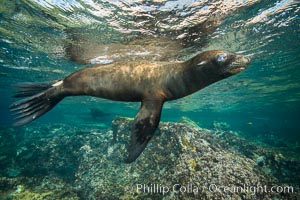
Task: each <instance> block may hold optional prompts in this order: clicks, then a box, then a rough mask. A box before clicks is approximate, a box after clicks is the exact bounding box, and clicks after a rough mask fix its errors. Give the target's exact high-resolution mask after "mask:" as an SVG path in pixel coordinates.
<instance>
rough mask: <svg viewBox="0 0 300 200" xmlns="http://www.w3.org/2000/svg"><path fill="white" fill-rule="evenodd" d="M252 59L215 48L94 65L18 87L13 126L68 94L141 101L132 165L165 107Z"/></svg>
mask: <svg viewBox="0 0 300 200" xmlns="http://www.w3.org/2000/svg"><path fill="white" fill-rule="evenodd" d="M248 64H249V59H248V58H246V57H244V56H241V55H237V54H235V53H231V52H227V51H222V50H212V51H205V52H202V53H200V54H198V55H196V56H195V57H193V58H191V59H189V60H187V61H185V62H150V61H132V62H116V63H112V64H106V65H95V66H91V67H86V68H83V69H81V70H78V71H76V72H74V73H72V74H70V75H69V76H67V77H65V78H64V79H61V80H57V81H51V82H46V83H45V82H44V83H19V84H16V85H15V87H16V89H18V92H17V93H16V94H15V95H14V97H27V98H25V99H23V100H19V101H17V102H15V103H13V104H12V105H10V110H11V111H12V112H13V113H14V115H15V116H16V118H15V120H16V122H15V123H14V125H15V126H21V125H24V124H27V123H29V122H31V121H33V120H35V119H36V118H38V117H40V116H41V115H43V114H44V113H46V112H47V111H49V110H50V109H51V108H53V107H54V106H55V105H56V104H57V103H58V102H60V101H61V100H62V99H63V98H65V97H67V96H78V95H87V96H94V97H100V98H105V99H110V100H116V101H126V102H139V101H140V102H141V103H142V104H141V107H140V110H139V112H138V113H137V115H136V117H135V119H134V123H133V125H132V135H131V141H130V144H129V146H128V157H127V158H126V159H125V162H127V163H130V162H133V161H134V160H136V159H137V157H138V156H139V155H140V154H141V153H142V151H143V150H144V149H145V147H146V145H147V143H148V142H149V140H150V139H151V138H152V136H153V133H154V132H155V130H156V129H157V127H158V124H159V121H160V115H161V110H162V106H163V103H164V102H165V101H170V100H175V99H179V98H182V97H185V96H187V95H190V94H192V93H194V92H196V91H198V90H200V89H202V88H204V87H206V86H208V85H210V84H212V83H214V82H216V81H220V80H222V79H224V78H227V77H229V76H232V75H234V74H237V73H239V72H241V71H243V70H244V69H245V67H246V66H247V65H248Z"/></svg>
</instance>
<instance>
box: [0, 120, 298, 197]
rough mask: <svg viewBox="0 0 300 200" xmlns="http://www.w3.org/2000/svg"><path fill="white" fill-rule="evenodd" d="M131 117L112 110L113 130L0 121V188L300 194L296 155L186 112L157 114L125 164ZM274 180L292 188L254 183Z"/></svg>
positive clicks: (94, 193) (60, 192)
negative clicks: (160, 118)
mask: <svg viewBox="0 0 300 200" xmlns="http://www.w3.org/2000/svg"><path fill="white" fill-rule="evenodd" d="M131 123H132V119H128V118H116V119H115V120H114V121H113V122H112V130H107V129H102V128H101V129H99V127H97V128H95V129H94V128H91V127H93V126H92V125H90V126H89V127H82V126H78V127H70V126H67V125H64V124H55V125H53V124H50V125H49V124H48V125H46V124H39V125H38V126H36V127H34V126H30V127H28V128H21V129H11V128H9V129H1V130H0V133H1V135H0V136H1V139H2V140H1V141H0V155H1V156H2V157H8V158H9V160H5V162H3V163H1V169H0V189H1V190H0V196H3V197H4V199H5V197H6V198H8V199H26V198H27V199H30V198H31V199H32V198H35V199H83V200H85V199H88V200H89V199H166V200H168V199H276V198H277V199H282V198H284V199H296V197H297V196H299V172H300V164H299V161H297V160H292V159H289V158H287V157H286V156H285V155H283V154H281V153H279V152H276V151H274V150H272V149H267V148H263V147H259V146H257V145H256V144H254V143H251V142H249V141H247V140H245V139H242V138H240V137H238V136H237V135H235V134H233V133H232V131H228V132H226V131H225V130H224V131H223V130H222V134H216V131H218V130H213V131H211V130H207V129H203V128H201V127H199V126H198V125H197V124H196V123H194V122H193V121H191V120H189V119H184V120H182V121H181V123H174V122H172V123H171V122H161V123H160V126H159V129H158V131H156V133H155V136H154V137H153V138H152V140H151V141H150V142H149V144H148V146H147V148H146V149H145V150H144V152H143V153H142V154H141V156H140V157H139V158H138V159H137V160H136V161H135V162H133V163H131V164H125V163H124V162H123V159H124V157H125V155H126V153H127V150H126V145H127V144H128V142H129V139H130V135H131V133H130V127H131ZM95 127H96V126H95ZM7 133H9V134H7ZM218 133H219V132H218ZM261 162H263V165H262V164H260V163H261ZM276 185H278V186H282V187H283V186H292V187H293V189H294V193H270V192H257V191H255V190H256V188H257V187H258V186H266V187H267V189H270V187H272V186H276ZM253 188H254V189H253Z"/></svg>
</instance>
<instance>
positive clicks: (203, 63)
mask: <svg viewBox="0 0 300 200" xmlns="http://www.w3.org/2000/svg"><path fill="white" fill-rule="evenodd" d="M206 63H207V61H205V60H204V61H201V62H200V63H198V64H197V65H198V66H202V65H205V64H206Z"/></svg>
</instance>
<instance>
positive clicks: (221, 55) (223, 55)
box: [217, 53, 227, 62]
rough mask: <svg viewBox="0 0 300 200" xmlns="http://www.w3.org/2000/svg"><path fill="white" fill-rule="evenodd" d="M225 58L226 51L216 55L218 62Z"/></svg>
mask: <svg viewBox="0 0 300 200" xmlns="http://www.w3.org/2000/svg"><path fill="white" fill-rule="evenodd" d="M226 59H227V54H226V53H222V54H220V55H218V56H217V61H218V62H224V61H225V60H226Z"/></svg>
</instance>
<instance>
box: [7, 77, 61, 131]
mask: <svg viewBox="0 0 300 200" xmlns="http://www.w3.org/2000/svg"><path fill="white" fill-rule="evenodd" d="M60 82H61V81H51V82H42V83H29V82H24V83H17V84H15V85H13V87H14V88H16V89H17V92H16V93H15V94H14V95H13V97H27V98H24V99H22V100H19V101H17V102H15V103H13V104H11V105H10V106H9V109H10V111H11V112H12V113H13V116H14V120H15V123H14V124H13V125H14V126H22V125H25V124H28V123H30V122H32V121H33V120H35V119H37V118H38V117H40V116H41V115H43V114H44V113H46V112H47V111H49V110H50V109H51V108H53V107H54V106H55V105H56V104H57V103H58V102H59V101H61V100H62V99H63V98H64V95H63V93H62V87H61V86H60V85H61V84H58V83H60Z"/></svg>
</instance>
